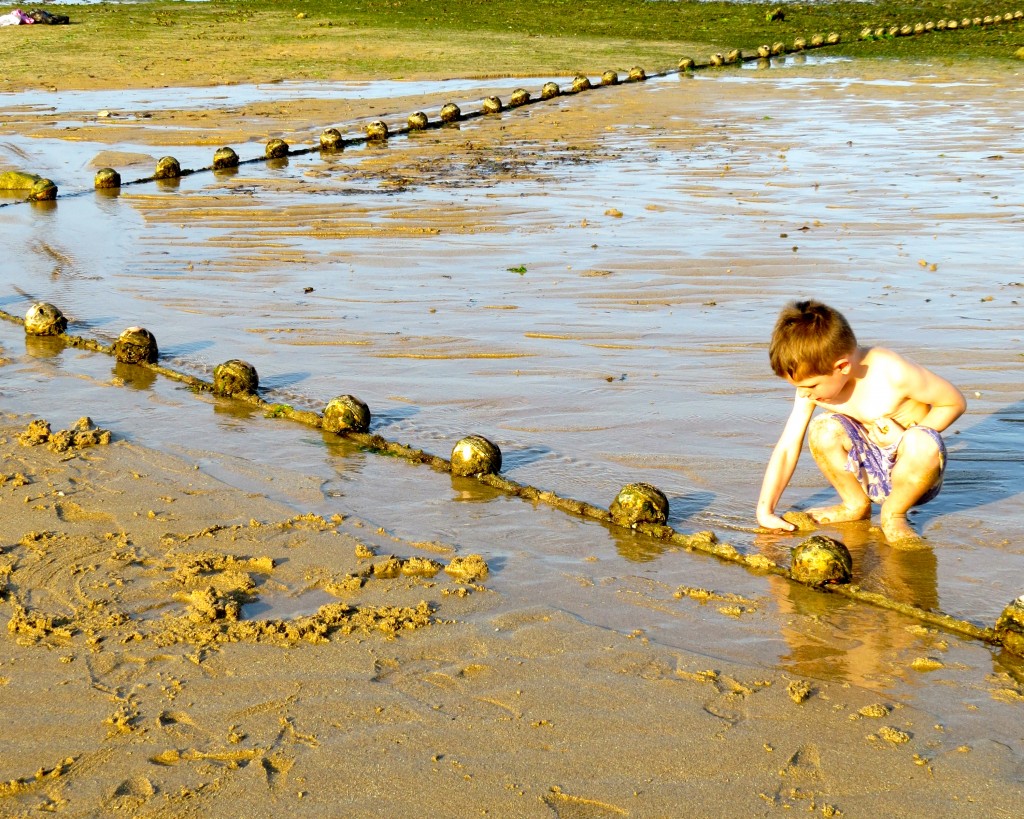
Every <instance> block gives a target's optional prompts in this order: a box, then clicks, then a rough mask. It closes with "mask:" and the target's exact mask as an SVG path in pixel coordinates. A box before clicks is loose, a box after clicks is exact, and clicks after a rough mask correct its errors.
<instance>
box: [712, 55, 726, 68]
mask: <svg viewBox="0 0 1024 819" xmlns="http://www.w3.org/2000/svg"><path fill="white" fill-rule="evenodd" d="M708 65H713V66H720V65H725V57H724V56H723V55H721V54H717V53H716V54H712V55H711V56H710V57H709V58H708Z"/></svg>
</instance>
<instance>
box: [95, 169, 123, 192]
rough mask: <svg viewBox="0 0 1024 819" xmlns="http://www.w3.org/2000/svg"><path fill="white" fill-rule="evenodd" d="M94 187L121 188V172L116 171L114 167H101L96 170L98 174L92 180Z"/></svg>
mask: <svg viewBox="0 0 1024 819" xmlns="http://www.w3.org/2000/svg"><path fill="white" fill-rule="evenodd" d="M92 184H93V187H96V188H99V189H103V188H120V187H121V174H119V173H118V172H117V171H115V170H114V169H113V168H100V169H99V170H98V171H96V176H95V177H94V178H93V181H92Z"/></svg>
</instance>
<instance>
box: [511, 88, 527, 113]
mask: <svg viewBox="0 0 1024 819" xmlns="http://www.w3.org/2000/svg"><path fill="white" fill-rule="evenodd" d="M529 101H530V92H529V91H527V90H526V89H525V88H517V89H516V90H515V91H513V92H512V96H510V97H509V98H508V104H509V105H510V106H512V107H513V108H518V107H519V106H520V105H526V104H527V103H528V102H529Z"/></svg>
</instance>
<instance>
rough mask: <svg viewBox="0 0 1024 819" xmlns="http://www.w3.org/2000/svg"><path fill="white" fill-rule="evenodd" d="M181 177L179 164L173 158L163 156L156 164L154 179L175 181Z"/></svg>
mask: <svg viewBox="0 0 1024 819" xmlns="http://www.w3.org/2000/svg"><path fill="white" fill-rule="evenodd" d="M180 176H181V163H179V162H178V160H177V159H175V158H174V157H173V156H163V157H160V159H159V160H158V161H157V163H156V170H155V171H153V178H154V179H177V178H178V177H180Z"/></svg>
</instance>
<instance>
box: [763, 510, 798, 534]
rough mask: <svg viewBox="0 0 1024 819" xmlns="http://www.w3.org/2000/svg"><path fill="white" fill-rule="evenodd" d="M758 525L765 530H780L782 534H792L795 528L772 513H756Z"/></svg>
mask: <svg viewBox="0 0 1024 819" xmlns="http://www.w3.org/2000/svg"><path fill="white" fill-rule="evenodd" d="M757 522H758V525H760V526H763V527H764V528H765V529H781V530H782V531H784V532H792V531H793V530H794V529H796V527H795V526H794V525H793V524H792V523H790V522H789V521H788V520H783V519H782V518H780V517H779V516H778V515H776V514H775V513H774V512H761V511H758V513H757Z"/></svg>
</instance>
